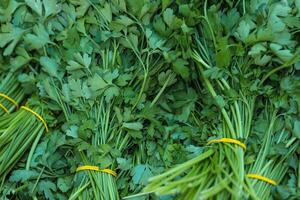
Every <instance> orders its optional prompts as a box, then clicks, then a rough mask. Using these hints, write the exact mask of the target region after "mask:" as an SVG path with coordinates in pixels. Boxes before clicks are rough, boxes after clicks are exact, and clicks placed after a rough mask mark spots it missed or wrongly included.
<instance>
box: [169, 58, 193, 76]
mask: <svg viewBox="0 0 300 200" xmlns="http://www.w3.org/2000/svg"><path fill="white" fill-rule="evenodd" d="M188 64H189V63H188V62H187V61H186V60H184V59H181V58H178V59H176V61H175V62H173V69H174V71H175V72H176V73H177V74H179V75H180V76H181V77H182V78H184V79H188V78H189V76H190V71H189V68H188V67H187V65H188Z"/></svg>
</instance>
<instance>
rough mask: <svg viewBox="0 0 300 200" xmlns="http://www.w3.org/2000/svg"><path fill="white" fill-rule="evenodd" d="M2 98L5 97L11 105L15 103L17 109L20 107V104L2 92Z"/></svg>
mask: <svg viewBox="0 0 300 200" xmlns="http://www.w3.org/2000/svg"><path fill="white" fill-rule="evenodd" d="M0 97H3V98H4V99H6V100H8V101H10V102H11V103H13V104H14V105H15V106H17V108H18V107H19V104H18V103H17V102H16V101H15V100H14V99H12V98H10V97H9V96H7V95H5V94H3V93H1V92H0Z"/></svg>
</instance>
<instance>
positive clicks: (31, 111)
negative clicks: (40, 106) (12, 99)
mask: <svg viewBox="0 0 300 200" xmlns="http://www.w3.org/2000/svg"><path fill="white" fill-rule="evenodd" d="M21 109H24V110H26V111H28V112H30V113H32V114H34V115H35V116H36V117H37V118H38V119H39V120H40V121H41V122H42V123H43V124H44V126H45V128H46V131H47V132H48V131H49V129H48V126H47V123H46V121H45V120H44V118H43V117H42V116H41V115H39V114H38V113H36V112H34V111H33V110H31V109H30V108H28V107H26V106H21Z"/></svg>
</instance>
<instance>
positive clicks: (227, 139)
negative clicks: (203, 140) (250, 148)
mask: <svg viewBox="0 0 300 200" xmlns="http://www.w3.org/2000/svg"><path fill="white" fill-rule="evenodd" d="M214 143H232V144H236V145H239V146H240V147H242V148H243V149H244V150H246V145H245V144H244V143H242V142H241V141H239V140H236V139H232V138H221V139H215V140H211V141H209V142H208V143H207V144H214Z"/></svg>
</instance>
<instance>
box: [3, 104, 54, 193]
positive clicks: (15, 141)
mask: <svg viewBox="0 0 300 200" xmlns="http://www.w3.org/2000/svg"><path fill="white" fill-rule="evenodd" d="M44 114H45V113H44V111H43V106H42V105H39V102H38V101H37V100H30V101H28V104H26V106H21V107H20V109H19V110H18V111H16V112H14V113H12V114H7V115H4V116H1V120H0V121H1V133H0V147H1V152H0V169H1V172H0V179H1V188H2V186H3V183H4V180H5V177H6V176H7V175H8V174H9V172H10V171H11V170H12V169H13V168H14V166H15V165H16V164H17V162H18V161H19V160H20V159H21V158H22V156H24V155H25V153H26V152H27V151H28V150H29V154H28V157H27V163H26V166H25V168H26V169H29V168H30V162H31V159H32V155H33V153H34V151H35V149H36V146H37V144H38V142H39V140H40V138H41V137H42V135H43V134H45V132H48V131H49V130H48V125H47V123H46V120H45V119H44V117H42V116H44Z"/></svg>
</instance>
